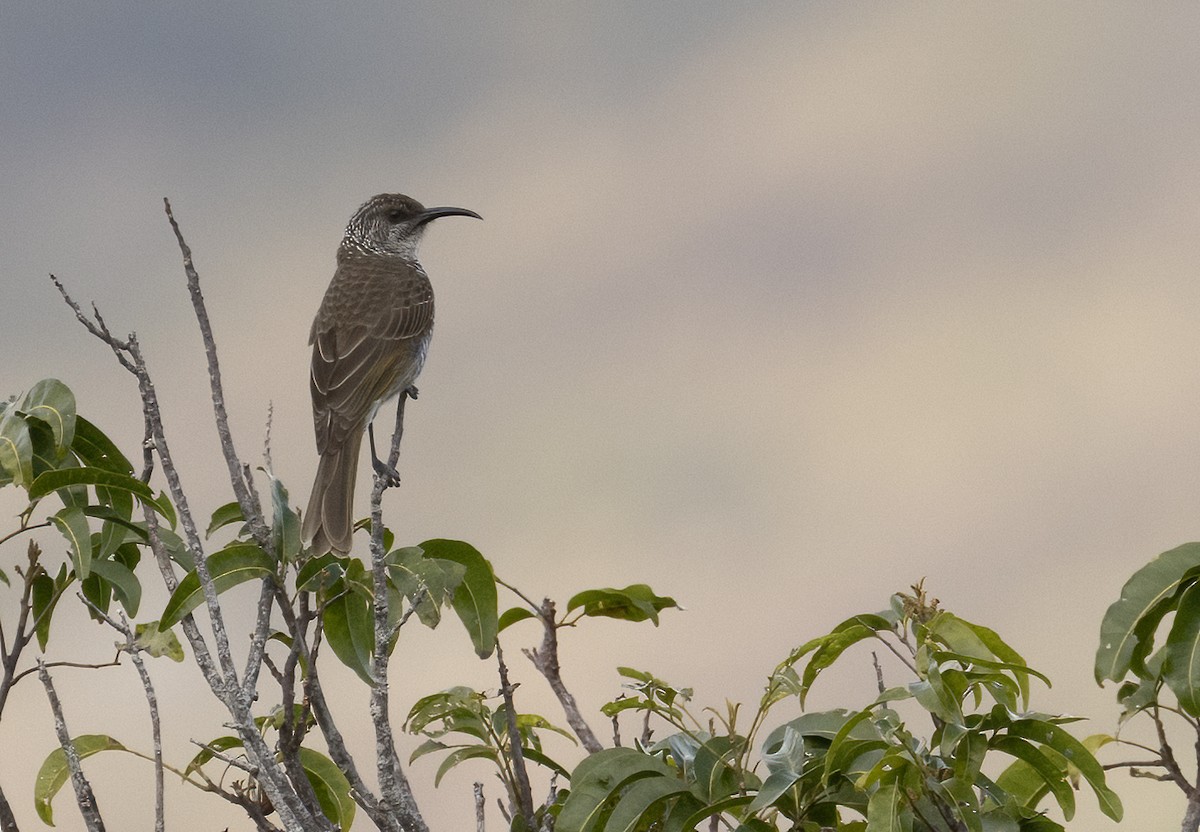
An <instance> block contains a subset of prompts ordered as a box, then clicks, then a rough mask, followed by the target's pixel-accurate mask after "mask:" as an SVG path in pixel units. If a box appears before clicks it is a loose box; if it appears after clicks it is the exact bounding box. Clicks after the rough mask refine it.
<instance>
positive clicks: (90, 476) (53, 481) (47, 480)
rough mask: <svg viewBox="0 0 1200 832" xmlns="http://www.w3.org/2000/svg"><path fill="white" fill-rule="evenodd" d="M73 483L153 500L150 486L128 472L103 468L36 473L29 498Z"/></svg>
mask: <svg viewBox="0 0 1200 832" xmlns="http://www.w3.org/2000/svg"><path fill="white" fill-rule="evenodd" d="M74 485H98V486H104V487H105V488H116V489H120V490H122V491H128V492H129V493H130V494H133V495H134V496H136V497H140V498H141V499H143V500H146V501H147V502H153V500H154V492H153V491H151V490H150V486H148V485H146V483H144V482H142V481H141V480H139V479H137V478H135V477H131V476H129V475H128V474H118V473H116V472H115V471H106V470H104V469H103V468H58V469H55V470H53V471H46V472H45V473H43V474H40V475H38V478H37V479H35V480H34V481H33V485H31V486H29V499H30V500H40V499H41V498H42V497H45V496H46V495H47V494H50V493H52V492H54V491H57V490H58V489H60V488H67V487H70V486H74Z"/></svg>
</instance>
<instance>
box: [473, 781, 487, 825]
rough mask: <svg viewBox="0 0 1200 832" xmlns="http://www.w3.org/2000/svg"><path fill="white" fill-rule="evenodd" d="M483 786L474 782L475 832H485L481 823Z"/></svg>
mask: <svg viewBox="0 0 1200 832" xmlns="http://www.w3.org/2000/svg"><path fill="white" fill-rule="evenodd" d="M483 808H484V800H483V784H482V783H480V782H479V781H478V780H476V781H475V832H485V826H484V823H483V820H484V818H483Z"/></svg>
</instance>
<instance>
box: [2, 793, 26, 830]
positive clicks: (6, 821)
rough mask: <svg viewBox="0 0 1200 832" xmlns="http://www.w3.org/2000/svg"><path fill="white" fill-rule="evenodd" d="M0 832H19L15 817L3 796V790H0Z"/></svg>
mask: <svg viewBox="0 0 1200 832" xmlns="http://www.w3.org/2000/svg"><path fill="white" fill-rule="evenodd" d="M0 832H21V830H20V828H19V827H18V826H17V816H16V815H14V814H13V810H12V806H11V805H10V804H9V802H8V798H7V797H5V796H4V789H0Z"/></svg>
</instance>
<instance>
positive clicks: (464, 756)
mask: <svg viewBox="0 0 1200 832" xmlns="http://www.w3.org/2000/svg"><path fill="white" fill-rule="evenodd" d="M480 757H484V758H486V759H489V760H491V761H493V762H496V760H497V757H496V749H494V748H489V747H488V746H486V745H464V746H462V747H460V748H456V749H454V750H453V751H451V752H450V753H449V754H447V755H446V759H444V760H442V762H441V765H439V766H438V770H437V774H435V775H434V777H433V785H434V787H435V788H436V787H437V786H440V785H442V778H443V777H445V776H446V773H447V772H449V771H450V769H452V768H454V767H455V766H457V765H458V764H459V763H461V762H462V761H463V760H475V759H479V758H480Z"/></svg>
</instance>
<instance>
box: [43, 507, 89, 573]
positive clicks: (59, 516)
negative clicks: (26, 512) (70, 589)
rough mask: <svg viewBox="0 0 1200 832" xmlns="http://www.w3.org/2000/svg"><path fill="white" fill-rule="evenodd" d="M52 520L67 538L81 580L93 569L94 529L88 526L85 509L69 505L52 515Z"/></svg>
mask: <svg viewBox="0 0 1200 832" xmlns="http://www.w3.org/2000/svg"><path fill="white" fill-rule="evenodd" d="M50 522H51V523H53V524H54V527H55V528H56V529H58V530H59V531H60V532H62V535H63V537H65V538H66V539H67V546H68V548H69V549H70V550H71V563H72V565H73V566H74V567H75V574H76V575H78V576H79V579H80V580H81V581H82V580H84V579H86V578H87V577H88V575H90V574H91V571H92V530H91V529H90V528H88V522H87V516H86V515H85V514H84V513H83V509H81V508H79V507H78V506H67V507H66V508H63V509H60V510H59V511H58V512H57V513H56V514H52V515H50Z"/></svg>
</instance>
